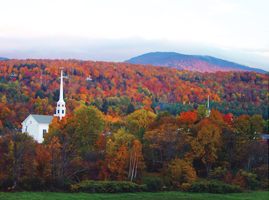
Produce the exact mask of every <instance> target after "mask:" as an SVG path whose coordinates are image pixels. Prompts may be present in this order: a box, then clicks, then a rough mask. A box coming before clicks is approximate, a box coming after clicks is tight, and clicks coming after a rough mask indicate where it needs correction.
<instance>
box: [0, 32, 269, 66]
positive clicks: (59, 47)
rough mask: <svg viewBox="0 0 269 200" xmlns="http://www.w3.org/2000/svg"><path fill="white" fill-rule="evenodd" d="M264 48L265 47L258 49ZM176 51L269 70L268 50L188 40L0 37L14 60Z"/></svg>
mask: <svg viewBox="0 0 269 200" xmlns="http://www.w3.org/2000/svg"><path fill="white" fill-rule="evenodd" d="M260 50H266V49H260ZM156 51H159V52H177V53H182V54H189V55H210V56H213V57H216V58H220V59H224V60H228V61H232V62H236V63H239V64H245V65H247V66H250V67H256V68H263V69H265V70H268V69H267V68H268V57H266V56H267V55H268V51H265V52H264V53H262V52H261V51H255V52H251V51H242V50H240V49H239V50H238V49H237V50H225V49H222V48H220V47H217V46H209V45H205V44H203V43H197V42H191V41H172V40H166V39H155V40H146V39H142V38H139V37H130V38H123V39H101V38H99V39H91V38H87V37H75V36H73V37H71V36H55V37H41V38H40V37H35V38H13V39H11V38H6V37H0V57H7V58H11V59H12V58H17V59H27V58H33V59H70V58H75V59H81V60H93V61H108V62H109V61H113V62H123V61H125V60H128V59H130V58H132V57H135V56H138V55H141V54H145V53H148V52H156Z"/></svg>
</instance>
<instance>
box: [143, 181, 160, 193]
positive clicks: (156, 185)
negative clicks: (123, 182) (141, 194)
mask: <svg viewBox="0 0 269 200" xmlns="http://www.w3.org/2000/svg"><path fill="white" fill-rule="evenodd" d="M145 183H146V185H147V188H148V191H150V192H156V191H160V190H162V189H163V186H164V183H163V181H162V180H161V179H160V178H158V177H154V178H152V179H150V180H148V181H145Z"/></svg>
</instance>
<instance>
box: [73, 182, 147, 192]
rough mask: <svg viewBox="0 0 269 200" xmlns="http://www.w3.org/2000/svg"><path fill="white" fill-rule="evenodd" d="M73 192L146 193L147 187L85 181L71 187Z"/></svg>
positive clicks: (123, 183) (132, 184)
mask: <svg viewBox="0 0 269 200" xmlns="http://www.w3.org/2000/svg"><path fill="white" fill-rule="evenodd" d="M70 191H71V192H89V193H95V192H97V193H118V192H145V191H148V189H147V186H146V185H138V184H136V183H132V182H127V181H123V182H118V181H83V182H81V183H77V184H75V185H71V186H70Z"/></svg>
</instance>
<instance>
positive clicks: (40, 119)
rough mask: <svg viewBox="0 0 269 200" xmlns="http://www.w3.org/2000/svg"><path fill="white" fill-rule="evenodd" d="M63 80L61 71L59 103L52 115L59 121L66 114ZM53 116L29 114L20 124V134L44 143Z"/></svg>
mask: <svg viewBox="0 0 269 200" xmlns="http://www.w3.org/2000/svg"><path fill="white" fill-rule="evenodd" d="M63 78H66V77H63V71H62V70H61V78H60V79H61V80H60V94H59V101H58V102H57V107H56V114H54V116H56V117H60V119H62V117H64V116H65V114H66V107H65V102H64V99H63ZM54 116H49V115H34V114H30V115H29V116H28V117H27V118H26V119H25V120H24V121H23V122H22V123H21V125H22V132H23V133H24V132H27V133H28V134H29V135H30V136H33V138H34V140H36V141H38V142H39V143H42V142H43V141H44V136H45V133H47V132H48V131H49V124H50V123H51V120H52V118H53V117H54Z"/></svg>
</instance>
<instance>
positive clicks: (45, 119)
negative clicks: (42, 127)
mask: <svg viewBox="0 0 269 200" xmlns="http://www.w3.org/2000/svg"><path fill="white" fill-rule="evenodd" d="M31 116H32V117H33V118H34V119H35V120H36V121H37V122H38V123H39V124H50V123H51V120H52V118H53V116H49V115H33V114H31Z"/></svg>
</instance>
